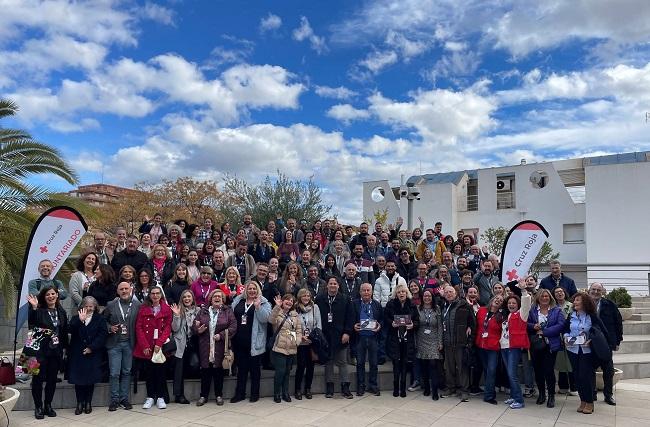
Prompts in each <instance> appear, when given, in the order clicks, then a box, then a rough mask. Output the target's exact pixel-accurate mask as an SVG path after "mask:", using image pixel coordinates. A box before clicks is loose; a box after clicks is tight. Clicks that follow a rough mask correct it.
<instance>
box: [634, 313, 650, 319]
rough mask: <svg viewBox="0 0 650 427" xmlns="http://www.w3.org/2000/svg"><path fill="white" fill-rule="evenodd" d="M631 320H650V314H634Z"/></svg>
mask: <svg viewBox="0 0 650 427" xmlns="http://www.w3.org/2000/svg"><path fill="white" fill-rule="evenodd" d="M630 320H650V313H634V314H633V315H632V317H631V318H630Z"/></svg>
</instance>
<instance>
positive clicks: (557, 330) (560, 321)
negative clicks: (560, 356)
mask: <svg viewBox="0 0 650 427" xmlns="http://www.w3.org/2000/svg"><path fill="white" fill-rule="evenodd" d="M546 317H547V319H548V321H547V322H546V327H545V328H544V329H543V330H542V331H543V333H542V335H544V337H545V338H547V339H548V344H549V347H550V350H551V351H558V350H560V349H561V348H562V339H561V338H560V334H561V332H562V330H563V328H564V315H563V314H562V309H561V308H560V307H551V308H549V310H548V315H547V316H546ZM538 321H539V315H538V313H537V305H533V306H532V307H531V308H530V313H529V314H528V334H529V335H532V334H536V333H537V331H535V328H534V326H535V325H536V324H537V322H538Z"/></svg>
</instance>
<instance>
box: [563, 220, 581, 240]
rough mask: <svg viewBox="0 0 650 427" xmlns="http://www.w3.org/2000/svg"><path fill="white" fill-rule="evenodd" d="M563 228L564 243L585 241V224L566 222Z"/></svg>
mask: <svg viewBox="0 0 650 427" xmlns="http://www.w3.org/2000/svg"><path fill="white" fill-rule="evenodd" d="M562 228H563V230H562V231H563V233H562V243H565V244H574V243H584V242H585V225H584V224H564V225H563V226H562Z"/></svg>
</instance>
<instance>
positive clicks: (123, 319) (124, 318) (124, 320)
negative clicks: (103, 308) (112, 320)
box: [117, 299, 133, 322]
mask: <svg viewBox="0 0 650 427" xmlns="http://www.w3.org/2000/svg"><path fill="white" fill-rule="evenodd" d="M132 304H133V299H131V301H130V302H129V308H127V309H126V314H124V310H123V309H122V301H118V302H117V306H118V307H119V308H120V313H121V314H122V322H126V318H127V317H129V313H131V305H132Z"/></svg>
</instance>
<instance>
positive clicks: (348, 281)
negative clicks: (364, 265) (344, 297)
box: [345, 279, 355, 295]
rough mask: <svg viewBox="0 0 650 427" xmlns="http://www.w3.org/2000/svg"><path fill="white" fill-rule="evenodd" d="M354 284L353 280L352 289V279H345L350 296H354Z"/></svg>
mask: <svg viewBox="0 0 650 427" xmlns="http://www.w3.org/2000/svg"><path fill="white" fill-rule="evenodd" d="M354 283H355V280H354V279H352V287H350V279H345V286H346V287H347V288H348V294H350V295H352V291H353V290H354Z"/></svg>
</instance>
